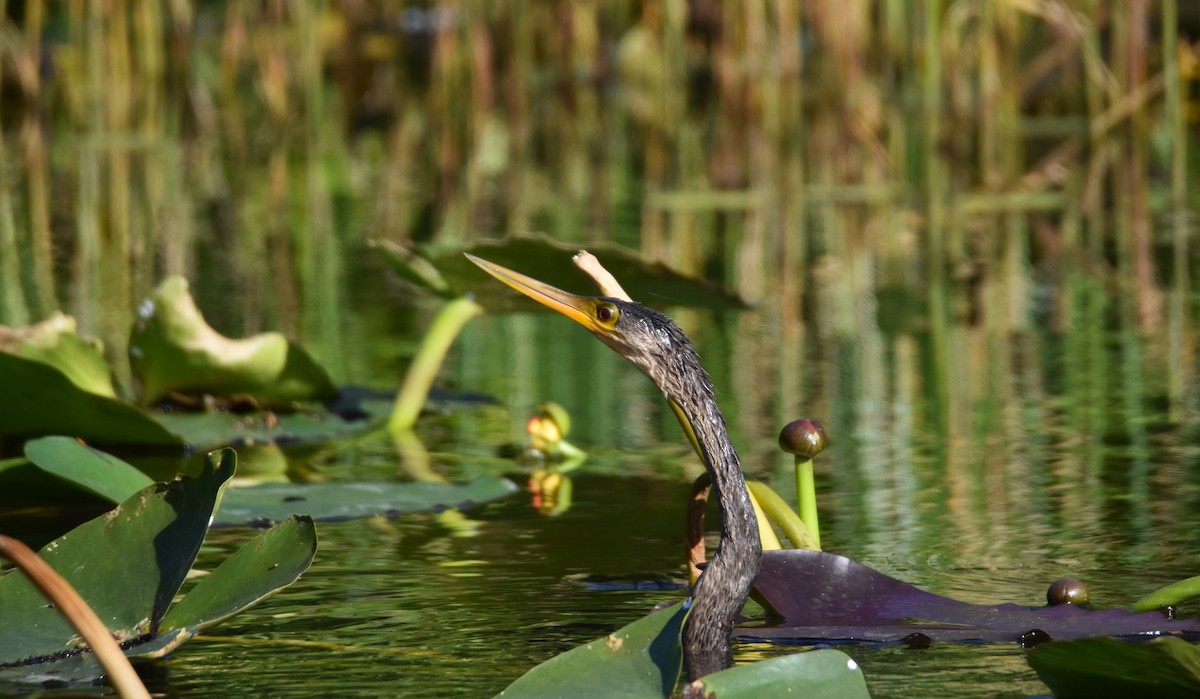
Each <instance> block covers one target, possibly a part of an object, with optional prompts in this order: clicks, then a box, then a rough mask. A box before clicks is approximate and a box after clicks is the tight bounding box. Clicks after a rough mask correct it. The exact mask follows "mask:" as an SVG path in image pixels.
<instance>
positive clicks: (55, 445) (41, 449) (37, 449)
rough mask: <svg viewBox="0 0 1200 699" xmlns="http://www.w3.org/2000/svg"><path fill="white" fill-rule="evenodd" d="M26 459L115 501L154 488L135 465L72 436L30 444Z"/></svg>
mask: <svg viewBox="0 0 1200 699" xmlns="http://www.w3.org/2000/svg"><path fill="white" fill-rule="evenodd" d="M25 456H26V457H28V459H29V460H30V461H32V462H33V463H34V464H36V465H37V467H38V468H40V469H42V470H43V471H46V472H47V473H51V474H53V475H56V476H58V477H59V478H62V479H64V480H66V481H70V482H71V483H74V484H76V485H78V486H80V487H81V488H83V489H84V490H87V491H88V492H91V493H95V494H96V495H99V496H100V497H102V498H105V499H106V500H109V501H112V502H121V501H123V500H125V499H126V498H128V497H129V496H131V495H133V494H134V493H136V492H138V491H139V490H142V489H143V488H147V487H149V486H151V485H154V481H153V480H152V479H151V478H150V477H149V476H147V475H146V474H144V473H142V472H141V471H139V470H137V469H136V468H134V467H133V466H131V465H129V464H127V463H125V462H124V461H122V460H120V459H118V458H117V457H115V456H113V455H112V454H106V453H104V452H102V451H100V450H99V449H93V448H91V447H89V446H87V445H85V444H80V443H79V441H78V440H76V439H72V438H70V437H43V438H41V439H35V440H32V441H30V442H26V443H25Z"/></svg>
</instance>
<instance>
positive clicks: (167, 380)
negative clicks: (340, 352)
mask: <svg viewBox="0 0 1200 699" xmlns="http://www.w3.org/2000/svg"><path fill="white" fill-rule="evenodd" d="M138 316H139V317H138V322H137V325H136V326H135V328H134V330H133V334H132V335H131V336H130V338H129V356H130V364H131V365H132V367H133V371H134V373H135V374H136V375H137V377H138V379H139V380H140V381H141V389H142V400H143V401H144V402H146V403H153V402H155V401H158V400H160V399H162V398H164V397H165V396H166V395H167V394H169V393H170V392H172V391H178V392H181V393H192V394H207V395H213V396H233V395H249V396H253V397H254V398H256V399H258V400H260V401H263V402H289V401H297V400H319V399H323V398H329V397H331V396H333V395H334V393H336V391H335V389H334V387H333V382H332V381H330V379H329V375H328V374H326V373H325V370H324V369H322V368H321V367H320V366H319V365H318V364H317V363H316V362H315V361H313V359H312V357H310V356H309V355H308V353H306V352H305V351H304V350H302V349H300V347H298V346H297V345H295V344H292V343H290V342H288V340H287V338H285V337H284V336H283V335H282V334H280V333H277V332H269V333H262V334H260V335H255V336H254V337H249V338H245V339H239V340H235V339H231V338H228V337H225V336H224V335H221V334H220V333H218V332H217V331H216V330H213V329H212V327H210V326H209V325H208V323H207V322H205V320H204V317H203V316H202V315H201V314H200V310H199V309H198V308H196V304H195V302H194V301H193V300H192V296H191V294H189V293H188V286H187V281H186V280H184V279H183V278H182V277H171V278H169V279H167V280H166V281H164V282H163V283H162V284H161V285H159V287H158V288H157V289H155V290H154V292H153V293H152V294H151V295H150V298H149V299H147V300H146V301H145V302H144V303H143V306H142V308H141V310H140V311H139V314H138Z"/></svg>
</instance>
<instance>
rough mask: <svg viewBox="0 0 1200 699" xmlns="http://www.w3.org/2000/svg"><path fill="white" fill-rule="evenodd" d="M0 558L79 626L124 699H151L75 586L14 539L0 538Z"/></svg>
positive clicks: (76, 626) (79, 630)
mask: <svg viewBox="0 0 1200 699" xmlns="http://www.w3.org/2000/svg"><path fill="white" fill-rule="evenodd" d="M0 555H2V556H4V557H5V558H7V559H9V560H11V561H12V562H13V563H16V564H17V567H18V568H20V569H21V570H22V571H23V572H24V573H25V575H27V576H29V580H30V581H31V582H33V584H34V585H36V586H37V588H38V589H39V590H41V591H42V594H43V595H45V596H46V598H47V599H49V600H50V601H51V602H53V603H54V606H55V608H57V609H58V611H59V613H61V614H62V615H63V616H64V617H66V619H67V621H69V622H71V625H72V626H74V627H75V630H76V631H78V632H79V635H80V636H83V640H84V641H86V642H87V644H88V645H89V646H91V649H92V652H93V653H94V654H95V655H96V660H98V661H100V665H101V666H102V667H103V668H104V672H105V674H106V675H108V680H109V682H112V685H113V688H114V689H116V690H117V693H118V694H120V695H121V697H122V698H123V699H143V698H144V699H150V692H148V691H146V686H145V685H144V684H142V680H141V678H140V677H138V674H137V671H136V670H134V669H133V665H130V664H129V658H126V657H125V653H123V652H122V651H121V647H120V646H118V645H117V642H116V641H114V640H113V637H112V634H110V633H109V631H108V627H106V626H105V625H104V623H103V622H102V621H100V617H98V616H96V612H94V611H92V608H91V607H89V606H88V603H87V602H85V601H84V599H83V598H82V597H80V596H79V593H78V592H76V591H75V588H73V587H71V583H69V582H67V581H66V580H64V579H63V577H62V576H61V575H59V574H58V572H57V571H56V570H54V569H53V568H51V567H50V564H49V563H46V562H45V561H44V560H42V558H41V557H40V556H38V555H37V554H36V553H34V552H33V551H32V550H30V548H29V547H28V546H26V545H25V544H23V543H21V542H20V541H17V540H16V539H13V538H11V537H7V536H3V535H0Z"/></svg>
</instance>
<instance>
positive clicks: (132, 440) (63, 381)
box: [0, 353, 182, 451]
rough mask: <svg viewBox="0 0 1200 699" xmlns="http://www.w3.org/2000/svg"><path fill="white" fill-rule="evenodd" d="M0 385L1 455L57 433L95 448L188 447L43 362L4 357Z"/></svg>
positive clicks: (145, 416) (150, 421)
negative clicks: (0, 390) (0, 397)
mask: <svg viewBox="0 0 1200 699" xmlns="http://www.w3.org/2000/svg"><path fill="white" fill-rule="evenodd" d="M0 385H3V386H4V400H3V401H0V451H3V450H5V449H12V448H13V447H12V446H9V445H10V444H11V445H13V446H15V447H16V448H19V446H20V445H21V444H22V443H23V442H24V441H25V440H26V439H32V438H34V437H42V436H45V435H51V434H57V435H66V436H70V437H78V438H80V439H83V440H85V441H87V442H88V443H91V444H108V445H133V444H136V445H155V446H170V447H180V446H182V442H180V440H179V438H178V437H176V436H175V435H173V434H171V433H170V432H169V431H167V429H166V428H165V427H163V426H162V425H160V424H159V423H158V422H157V421H156V420H155V419H154V418H153V417H151V416H150V415H148V414H147V413H145V412H143V411H141V410H139V409H138V408H136V407H134V406H132V405H129V404H128V403H125V402H122V401H119V400H116V399H113V398H106V397H104V396H98V395H96V394H94V393H89V392H87V391H85V390H83V389H81V388H79V387H78V386H76V385H75V384H74V383H72V382H71V380H70V379H68V378H67V376H66V375H65V374H63V373H62V372H61V371H59V370H58V369H56V368H54V367H52V366H49V365H47V364H44V363H42V362H40V361H35V360H32V359H26V358H24V357H18V356H15V355H11V354H4V353H0Z"/></svg>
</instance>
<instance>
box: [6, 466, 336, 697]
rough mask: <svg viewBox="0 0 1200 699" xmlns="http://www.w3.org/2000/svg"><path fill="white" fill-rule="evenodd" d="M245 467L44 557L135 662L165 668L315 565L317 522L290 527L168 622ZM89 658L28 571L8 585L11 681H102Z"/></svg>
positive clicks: (84, 531) (185, 485)
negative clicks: (220, 504) (209, 631)
mask: <svg viewBox="0 0 1200 699" xmlns="http://www.w3.org/2000/svg"><path fill="white" fill-rule="evenodd" d="M234 462H235V456H234V453H233V451H232V450H224V451H222V452H220V453H219V454H213V455H210V457H209V461H208V463H207V464H206V465H205V469H204V472H203V473H202V474H201V475H200V476H199V477H198V478H186V477H184V478H181V479H179V480H176V481H173V482H171V483H160V484H154V485H153V486H151V487H149V488H146V489H143V490H141V491H139V492H138V493H136V494H135V495H134V496H133V497H131V498H129V499H128V500H126V501H125V502H124V503H123V504H122V505H121V506H120V507H118V508H116V509H114V510H112V511H111V512H108V513H106V514H104V515H102V516H100V517H97V518H96V519H94V520H92V521H90V522H87V523H86V524H83V525H81V526H79V527H77V528H76V529H74V530H73V531H71V532H70V533H68V534H66V535H65V536H62V537H60V538H59V539H57V540H55V541H53V542H51V543H50V544H48V545H46V547H44V548H43V549H42V551H41V552H40V555H41V556H42V557H43V558H44V559H46V561H47V562H48V563H50V564H51V565H52V566H54V568H55V569H56V570H58V571H59V572H60V574H62V575H63V577H65V578H66V579H67V580H68V581H69V582H71V584H72V585H73V586H74V587H75V589H76V590H77V591H78V592H79V593H80V594H81V595H82V596H83V598H84V599H85V600H87V601H88V603H89V604H90V605H91V606H92V608H93V609H94V610H95V611H96V612H97V614H98V615H99V616H100V618H101V620H102V621H104V623H105V624H106V625H107V626H108V628H109V630H110V631H111V632H112V633H113V635H114V637H116V638H117V639H118V640H121V641H123V643H122V647H123V648H125V653H126V655H129V656H133V657H142V658H152V657H153V658H156V657H162V656H164V655H166V654H167V653H169V652H171V651H172V650H174V649H175V648H176V647H178V646H179V645H180V644H182V643H183V642H185V641H186V640H188V639H189V638H191V637H192V636H193V635H195V633H196V632H197V631H198V630H200V629H202V628H206V627H208V626H211V625H213V624H216V623H218V622H220V621H222V620H224V619H227V618H229V617H230V616H232V615H234V614H237V613H239V612H241V611H243V610H245V609H247V608H248V607H250V606H252V605H253V604H256V603H257V602H259V601H261V600H263V599H265V598H266V597H268V596H270V595H271V594H272V593H274V592H275V591H276V590H279V589H281V588H282V587H285V586H287V585H289V584H291V583H292V582H294V581H295V580H296V579H297V578H298V577H299V576H300V574H301V573H302V572H303V571H304V570H306V569H307V568H308V566H309V565H310V564H311V562H312V558H313V554H314V552H315V550H316V530H315V527H314V526H313V523H312V520H311V519H309V518H307V517H298V518H294V519H290V520H288V521H287V522H284V523H283V524H280V525H279V526H277V527H275V528H272V529H270V530H268V531H266V532H263V533H262V534H260V535H259V536H258V537H256V538H255V539H254V540H252V541H250V542H249V543H248V544H246V545H245V546H244V547H243V548H242V549H240V550H239V551H238V552H237V553H235V554H234V555H233V556H231V557H230V558H228V559H226V560H225V561H224V562H223V563H222V564H221V565H220V566H218V567H217V569H216V570H215V571H213V572H212V573H211V574H210V575H209V576H207V577H206V578H204V579H203V580H201V581H200V582H198V583H197V584H196V585H195V586H194V587H193V588H192V589H191V590H190V591H189V593H188V594H187V595H186V596H185V597H184V598H183V599H182V600H181V601H180V602H179V603H178V605H177V607H175V608H172V609H170V611H169V612H168V605H169V604H170V603H171V600H172V599H173V598H174V596H175V594H176V592H177V591H178V589H179V587H180V585H181V584H182V582H183V580H184V577H185V576H186V574H187V572H188V570H189V569H190V568H191V565H192V563H193V561H194V560H195V556H196V553H197V551H198V550H199V547H200V543H201V541H202V540H203V538H204V534H205V532H206V531H207V529H208V522H209V520H210V518H211V517H212V512H213V508H215V507H216V503H217V501H218V500H219V498H220V495H221V491H222V489H223V487H224V486H225V484H226V483H227V482H228V481H229V479H230V478H231V477H232V476H233V472H234V467H235V466H234ZM192 595H196V597H195V598H193V597H192ZM79 647H80V641H79V639H78V638H77V637H76V636H75V633H74V629H73V628H72V627H71V626H70V625H69V624H68V623H67V622H66V621H65V620H63V619H62V618H61V617H60V615H59V614H58V612H57V611H55V610H54V609H53V608H51V607H50V606H49V605H47V604H46V603H45V600H44V599H43V598H42V597H41V595H40V594H39V593H38V592H37V591H36V589H35V588H33V586H32V583H30V582H29V579H28V578H26V577H25V576H24V575H23V574H21V573H19V572H10V573H8V574H7V575H5V576H3V577H0V681H3V682H9V683H22V684H30V683H36V684H40V683H44V682H47V681H53V682H58V683H62V682H68V683H69V682H82V681H93V680H95V679H96V678H97V677H99V676H100V675H101V673H102V670H101V669H100V667H99V666H98V664H96V663H95V661H94V659H92V656H91V654H90V653H80V652H77V651H78V650H79Z"/></svg>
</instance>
